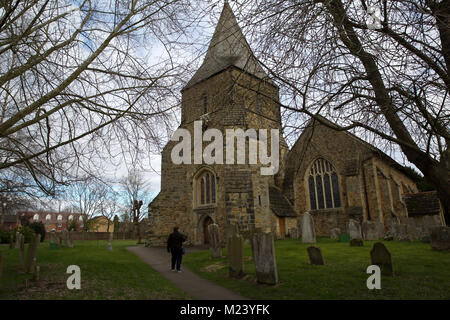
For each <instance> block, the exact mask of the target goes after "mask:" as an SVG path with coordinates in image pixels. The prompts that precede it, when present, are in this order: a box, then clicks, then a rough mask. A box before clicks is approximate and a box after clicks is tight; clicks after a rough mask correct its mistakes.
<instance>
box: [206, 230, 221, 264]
mask: <svg viewBox="0 0 450 320" xmlns="http://www.w3.org/2000/svg"><path fill="white" fill-rule="evenodd" d="M208 237H209V248H210V250H211V258H213V259H215V258H220V257H221V256H222V247H221V246H220V239H219V226H218V225H217V224H215V223H212V224H210V225H209V226H208Z"/></svg>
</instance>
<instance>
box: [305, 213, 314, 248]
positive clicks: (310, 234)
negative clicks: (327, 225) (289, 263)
mask: <svg viewBox="0 0 450 320" xmlns="http://www.w3.org/2000/svg"><path fill="white" fill-rule="evenodd" d="M302 243H316V230H315V227H314V219H313V217H312V216H311V214H309V213H308V212H305V213H304V214H302Z"/></svg>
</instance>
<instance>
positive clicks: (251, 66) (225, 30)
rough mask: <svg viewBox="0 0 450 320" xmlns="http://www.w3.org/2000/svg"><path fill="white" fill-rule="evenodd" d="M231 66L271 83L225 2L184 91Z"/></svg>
mask: <svg viewBox="0 0 450 320" xmlns="http://www.w3.org/2000/svg"><path fill="white" fill-rule="evenodd" d="M230 66H235V67H237V68H239V69H242V70H244V71H246V72H248V73H250V74H252V75H254V76H256V77H258V78H260V79H264V80H266V81H268V82H269V83H271V84H274V83H273V82H272V80H270V79H269V78H268V76H267V74H266V72H265V71H264V70H263V68H262V67H261V65H260V64H259V62H258V61H257V59H256V58H255V57H254V55H253V52H252V50H251V48H250V46H249V44H248V43H247V40H246V39H245V37H244V35H243V33H242V30H241V28H240V27H239V25H238V23H237V21H236V17H235V15H234V13H233V11H232V10H231V7H230V5H229V4H228V2H225V4H224V6H223V10H222V13H221V14H220V18H219V22H218V23H217V26H216V29H215V31H214V34H213V37H212V39H211V42H210V44H209V47H208V51H207V52H206V56H205V59H204V60H203V64H202V65H201V66H200V68H199V69H198V70H197V72H196V73H195V74H194V76H193V77H192V78H191V80H189V82H188V83H187V85H186V86H185V87H184V88H183V90H185V89H187V88H189V87H191V86H193V85H194V84H196V83H198V82H200V81H202V80H205V79H207V78H209V77H211V76H212V75H214V74H216V73H218V72H220V71H223V70H225V69H227V68H228V67H230Z"/></svg>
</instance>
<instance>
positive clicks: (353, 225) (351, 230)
mask: <svg viewBox="0 0 450 320" xmlns="http://www.w3.org/2000/svg"><path fill="white" fill-rule="evenodd" d="M347 232H348V234H349V235H350V239H362V234H361V225H360V224H359V222H358V221H357V220H355V219H350V220H348V223H347Z"/></svg>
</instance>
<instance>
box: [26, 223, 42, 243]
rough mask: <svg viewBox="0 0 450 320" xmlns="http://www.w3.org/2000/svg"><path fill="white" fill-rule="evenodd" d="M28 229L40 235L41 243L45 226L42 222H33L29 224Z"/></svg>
mask: <svg viewBox="0 0 450 320" xmlns="http://www.w3.org/2000/svg"><path fill="white" fill-rule="evenodd" d="M29 227H30V228H31V229H33V230H34V232H35V233H36V234H40V235H41V242H43V241H44V239H45V226H44V224H43V223H42V222H40V221H39V222H33V223H30V225H29Z"/></svg>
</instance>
